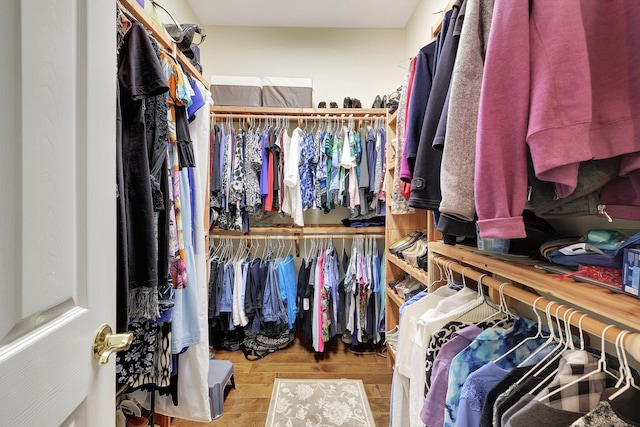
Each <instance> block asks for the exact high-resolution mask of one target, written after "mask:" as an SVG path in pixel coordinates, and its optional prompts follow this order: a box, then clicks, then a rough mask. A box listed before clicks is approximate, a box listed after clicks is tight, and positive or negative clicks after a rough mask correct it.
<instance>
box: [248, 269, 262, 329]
mask: <svg viewBox="0 0 640 427" xmlns="http://www.w3.org/2000/svg"><path fill="white" fill-rule="evenodd" d="M261 262H262V261H261V260H260V258H257V259H254V260H253V261H252V262H251V264H249V269H248V270H247V286H246V291H245V298H244V311H245V314H246V316H247V318H248V319H249V324H248V325H249V328H250V330H251V331H252V332H256V333H257V332H259V331H260V317H261V314H262V294H263V290H262V282H263V281H264V279H263V276H261V272H260V263H261Z"/></svg>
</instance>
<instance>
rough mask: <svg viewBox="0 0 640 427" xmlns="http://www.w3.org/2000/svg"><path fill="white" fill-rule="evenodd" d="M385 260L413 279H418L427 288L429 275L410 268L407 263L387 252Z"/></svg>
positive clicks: (412, 267)
mask: <svg viewBox="0 0 640 427" xmlns="http://www.w3.org/2000/svg"><path fill="white" fill-rule="evenodd" d="M386 258H387V261H388V262H390V263H392V264H394V265H396V266H398V267H400V268H401V269H402V270H403V271H404V272H405V273H407V274H409V275H410V276H412V277H413V278H415V279H418V280H419V281H420V282H422V283H423V284H424V285H426V286H429V275H428V274H427V272H426V271H424V270H421V269H419V268H416V267H414V266H412V265H411V264H409V263H408V262H406V261H404V260H402V259H400V258H398V257H397V256H395V255H393V254H392V253H391V252H389V251H387V255H386Z"/></svg>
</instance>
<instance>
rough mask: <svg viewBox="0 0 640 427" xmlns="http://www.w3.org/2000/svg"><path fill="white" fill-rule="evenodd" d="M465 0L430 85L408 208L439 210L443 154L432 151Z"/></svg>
mask: <svg viewBox="0 0 640 427" xmlns="http://www.w3.org/2000/svg"><path fill="white" fill-rule="evenodd" d="M462 6H463V0H457V1H456V3H455V4H454V5H453V9H452V10H453V12H452V15H451V24H450V25H449V28H448V31H447V34H446V36H445V40H444V45H443V47H442V53H441V55H440V56H439V57H438V60H437V61H438V63H437V69H436V73H435V76H434V79H433V84H432V86H431V93H430V95H429V102H428V103H427V109H426V112H425V115H424V121H423V124H422V132H421V133H420V143H419V145H418V151H417V155H416V162H415V168H414V173H413V180H412V181H411V197H410V198H409V206H411V207H414V208H420V209H428V210H438V208H439V207H440V201H441V200H442V194H441V192H440V164H441V163H442V151H439V150H435V149H434V148H433V145H432V144H433V141H434V138H435V136H436V131H437V129H438V123H439V122H440V116H441V115H442V110H443V106H444V103H445V100H446V97H447V92H448V91H449V84H450V83H451V76H452V74H453V65H454V63H455V59H456V54H457V52H458V42H459V40H460V31H461V25H462V17H460V21H459V22H458V17H459V16H460V14H461V13H462V12H463V11H462V10H461V9H462Z"/></svg>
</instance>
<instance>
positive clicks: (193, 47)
mask: <svg viewBox="0 0 640 427" xmlns="http://www.w3.org/2000/svg"><path fill="white" fill-rule="evenodd" d="M151 4H153V6H154V7H159V8H160V9H162V10H163V11H164V12H165V13H166V14H167V15H169V17H170V18H171V20H172V21H173V24H164V29H165V30H166V31H167V33H168V34H169V37H171V39H172V40H173V41H174V43H175V44H176V46H177V47H178V49H180V51H181V52H182V53H183V54H184V56H186V57H187V59H189V62H191V63H192V64H193V66H194V67H195V68H196V70H198V72H200V73H202V65H201V64H200V48H199V47H198V46H200V45H201V44H202V43H203V42H204V40H205V39H206V38H207V34H206V33H205V31H204V29H203V28H201V27H200V26H198V25H196V24H179V23H178V21H177V20H176V18H174V17H173V15H172V14H171V13H170V12H169V11H168V10H167V9H165V8H164V7H163V6H162V5H160V4H159V3H158V2H156V1H154V0H151ZM196 35H197V36H198V37H196ZM194 39H195V41H194Z"/></svg>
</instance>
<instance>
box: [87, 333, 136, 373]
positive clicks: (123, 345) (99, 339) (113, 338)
mask: <svg viewBox="0 0 640 427" xmlns="http://www.w3.org/2000/svg"><path fill="white" fill-rule="evenodd" d="M132 341H133V334H132V333H126V334H114V333H113V330H112V329H111V326H109V325H107V324H104V325H102V326H100V330H98V333H97V334H96V339H95V340H94V341H93V357H94V358H96V359H98V364H99V365H100V366H102V365H106V364H107V363H108V362H109V356H111V353H115V352H116V351H121V350H126V349H128V348H129V346H130V345H131V342H132Z"/></svg>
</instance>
